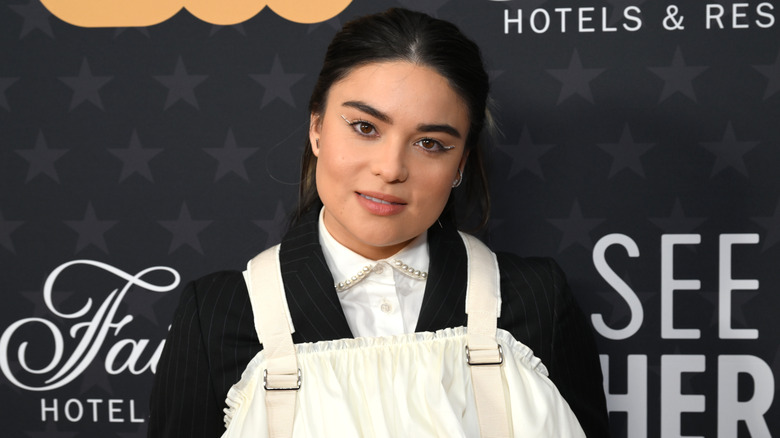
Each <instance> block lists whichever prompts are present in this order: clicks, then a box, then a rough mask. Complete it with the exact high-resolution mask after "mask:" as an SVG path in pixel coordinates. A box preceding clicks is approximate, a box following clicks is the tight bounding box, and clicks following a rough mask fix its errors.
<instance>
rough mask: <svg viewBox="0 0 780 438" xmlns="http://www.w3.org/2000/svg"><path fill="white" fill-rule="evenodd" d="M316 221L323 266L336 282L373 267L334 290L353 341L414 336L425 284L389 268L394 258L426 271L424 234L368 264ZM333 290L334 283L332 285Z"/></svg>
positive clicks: (426, 256) (426, 248)
mask: <svg viewBox="0 0 780 438" xmlns="http://www.w3.org/2000/svg"><path fill="white" fill-rule="evenodd" d="M323 211H324V208H323V210H321V211H320V219H319V235H320V236H319V240H320V245H321V246H322V253H323V254H324V256H325V262H326V263H327V265H328V268H329V269H330V272H331V274H332V275H333V280H334V281H335V282H336V283H339V282H343V281H345V280H347V279H349V278H351V277H352V276H354V275H356V274H357V273H358V272H359V271H361V270H362V269H363V267H364V266H371V270H370V272H369V273H368V275H367V277H366V278H365V279H363V280H361V281H360V282H358V283H357V284H355V285H354V286H352V287H350V288H348V289H346V290H344V291H342V292H337V295H338V298H339V301H340V302H341V308H342V309H343V310H344V315H345V316H346V318H347V323H348V324H349V328H350V329H351V330H352V334H353V335H354V336H355V337H361V336H363V337H366V336H388V335H398V334H403V333H412V332H414V329H415V327H416V326H417V318H418V317H419V316H420V308H421V307H422V300H423V295H424V293H425V282H426V281H425V280H420V279H415V278H410V277H408V276H406V275H404V274H403V273H401V272H399V271H397V270H396V269H394V268H393V267H392V263H393V262H394V260H402V261H403V263H405V264H407V265H409V266H412V267H414V268H415V269H416V270H420V271H424V272H427V271H428V262H429V260H430V257H429V255H428V236H427V233H425V232H423V233H422V234H420V235H419V236H417V237H416V238H415V239H414V240H412V241H411V242H409V244H408V245H406V247H404V248H403V249H402V250H401V251H399V252H397V253H396V254H395V255H393V256H391V257H388V258H386V259H382V260H371V259H368V258H365V257H363V256H361V255H360V254H357V253H355V252H354V251H352V250H350V249H349V248H347V247H345V246H344V245H342V244H340V243H339V242H337V241H336V239H334V238H333V236H331V235H330V233H329V232H328V230H327V228H325V224H324V223H323V222H322V213H323ZM334 290H335V285H334Z"/></svg>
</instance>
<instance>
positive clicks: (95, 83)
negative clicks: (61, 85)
mask: <svg viewBox="0 0 780 438" xmlns="http://www.w3.org/2000/svg"><path fill="white" fill-rule="evenodd" d="M60 80H61V81H62V82H65V83H66V84H67V85H68V86H69V87H70V88H72V89H73V99H72V100H71V101H70V110H73V108H76V107H77V106H79V104H81V102H84V101H90V102H92V103H93V104H94V105H95V106H96V107H98V108H100V109H103V102H102V101H101V100H100V94H99V93H98V91H99V90H100V88H101V87H103V86H104V85H106V83H107V82H108V81H110V80H111V76H92V71H90V69H89V63H87V58H84V60H83V61H82V62H81V68H80V69H79V75H78V76H60Z"/></svg>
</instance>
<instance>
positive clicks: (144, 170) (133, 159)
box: [108, 129, 162, 182]
mask: <svg viewBox="0 0 780 438" xmlns="http://www.w3.org/2000/svg"><path fill="white" fill-rule="evenodd" d="M108 152H110V153H111V154H113V155H114V156H116V157H117V158H119V159H120V160H122V173H121V175H119V182H122V181H124V180H125V178H127V177H129V176H130V175H132V174H134V173H138V174H139V175H141V176H143V177H144V178H146V179H147V180H149V181H150V182H154V180H153V179H152V171H151V169H149V160H151V159H152V158H154V157H155V156H156V155H157V154H159V153H160V152H162V149H144V148H142V147H141V142H140V141H139V140H138V133H137V132H136V130H135V129H133V133H132V134H131V135H130V145H129V146H128V147H127V148H126V149H109V150H108Z"/></svg>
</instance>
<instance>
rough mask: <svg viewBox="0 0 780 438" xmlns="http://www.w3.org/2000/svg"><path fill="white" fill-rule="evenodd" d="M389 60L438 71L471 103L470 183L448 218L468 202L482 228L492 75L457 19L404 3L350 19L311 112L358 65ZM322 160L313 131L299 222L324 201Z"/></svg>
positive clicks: (333, 47) (329, 56)
mask: <svg viewBox="0 0 780 438" xmlns="http://www.w3.org/2000/svg"><path fill="white" fill-rule="evenodd" d="M389 61H407V62H410V63H413V64H417V65H421V66H425V67H428V68H431V69H433V70H435V71H436V72H437V73H439V74H440V75H441V76H442V77H444V78H445V79H447V81H448V82H449V85H450V87H452V89H453V90H454V91H455V92H456V94H458V95H459V96H460V97H461V99H463V101H464V103H465V104H466V107H467V108H468V113H469V121H470V125H469V132H468V135H467V136H466V150H467V151H469V158H468V160H466V166H465V168H464V170H463V174H464V183H463V185H462V186H461V188H460V189H458V190H453V195H456V196H455V197H457V198H459V199H458V200H457V201H456V199H454V198H455V197H454V196H453V195H450V199H449V200H448V202H447V205H446V207H445V208H444V212H443V214H442V218H444V217H445V216H446V217H448V218H451V220H454V219H455V215H454V214H451V213H453V211H452V210H455V207H454V205H455V204H456V203H457V204H461V203H465V204H467V205H469V207H470V208H467V209H461V208H459V209H458V211H457V212H454V213H458V216H462V217H467V216H468V215H470V214H471V213H473V209H474V208H477V209H478V210H477V211H478V212H479V214H480V217H479V224H478V225H477V227H481V226H483V225H484V224H485V223H486V222H487V219H488V215H489V209H490V196H489V193H488V190H487V177H486V175H485V168H484V159H483V151H482V149H483V147H484V146H483V143H484V141H481V138H482V131H483V128H484V126H485V124H486V119H489V114H488V111H487V108H486V106H487V100H488V91H489V80H488V75H487V73H486V72H485V68H484V65H483V62H482V55H481V54H480V50H479V47H478V46H477V45H476V44H475V43H474V42H473V41H471V40H470V39H468V38H467V37H466V36H465V35H463V33H462V32H461V31H460V30H459V29H458V28H457V27H456V26H455V25H453V24H452V23H449V22H447V21H444V20H439V19H436V18H433V17H430V16H428V15H426V14H423V13H420V12H414V11H409V10H406V9H401V8H394V9H389V10H387V11H385V12H382V13H378V14H373V15H368V16H364V17H361V18H358V19H356V20H353V21H350V22H348V23H347V24H345V25H344V27H343V28H342V29H341V31H339V32H338V33H337V34H336V36H335V37H334V38H333V40H332V41H331V43H330V45H329V46H328V50H327V52H326V54H325V60H324V62H323V65H322V70H321V71H320V74H319V77H318V78H317V83H316V84H315V86H314V91H313V92H312V95H311V99H310V100H309V112H310V113H311V114H321V113H322V111H324V109H325V107H326V104H327V99H328V92H329V91H330V88H331V87H332V86H333V84H335V83H336V82H338V81H339V80H341V79H343V78H345V77H346V76H347V75H348V74H349V73H350V72H352V70H353V69H355V68H358V67H361V66H364V65H367V64H371V63H375V62H389ZM487 123H490V120H488V122H487ZM316 164H317V157H315V156H314V154H313V153H312V150H311V142H310V141H309V139H308V136H307V138H306V147H305V148H304V151H303V159H302V163H301V183H300V188H299V198H298V209H297V211H296V212H295V215H294V217H293V218H292V219H293V222H296V221H297V220H298V219H300V217H301V216H302V215H303V214H305V213H306V212H307V211H309V210H311V209H312V208H313V207H315V206H319V205H320V200H319V195H318V194H317V187H316V183H315V181H316V178H315V172H316ZM464 192H465V193H464ZM461 198H462V199H461ZM474 204H476V205H474Z"/></svg>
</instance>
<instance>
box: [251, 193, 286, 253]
mask: <svg viewBox="0 0 780 438" xmlns="http://www.w3.org/2000/svg"><path fill="white" fill-rule="evenodd" d="M284 211H285V210H284V205H283V204H282V201H279V202H277V204H276V212H274V218H273V219H270V220H259V221H254V223H255V225H257V226H258V227H260V228H262V229H263V231H265V233H266V235H267V237H266V239H265V247H266V248H268V247H271V246H273V245H276V244H277V243H279V242H281V241H282V233H283V232H284V228H285V226H284V225H285V213H284Z"/></svg>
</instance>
